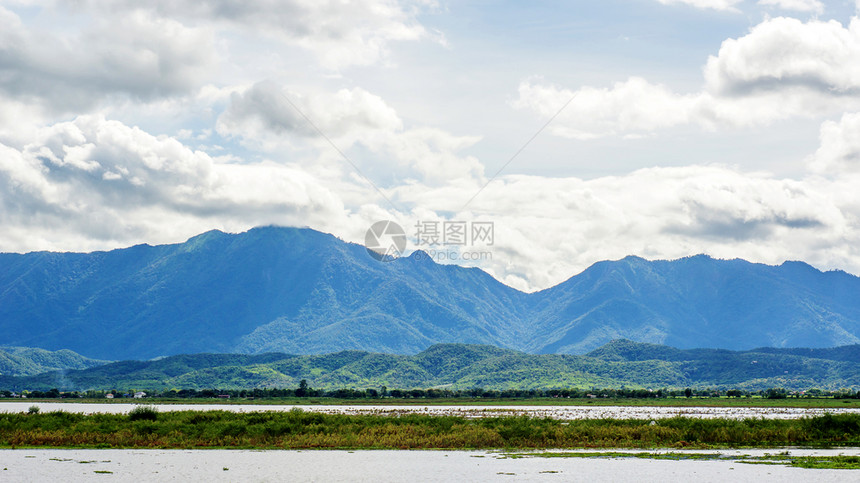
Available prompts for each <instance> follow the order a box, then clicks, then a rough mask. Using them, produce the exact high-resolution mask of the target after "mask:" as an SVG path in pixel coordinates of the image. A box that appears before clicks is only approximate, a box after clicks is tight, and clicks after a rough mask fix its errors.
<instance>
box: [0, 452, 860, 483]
mask: <svg viewBox="0 0 860 483" xmlns="http://www.w3.org/2000/svg"><path fill="white" fill-rule="evenodd" d="M635 452H636V451H626V452H625V453H635ZM672 452H673V453H684V452H683V451H678V450H672ZM776 452H777V451H776V450H740V451H738V450H725V451H701V450H699V451H695V452H694V453H720V454H724V455H727V456H731V458H729V459H720V460H655V459H641V458H617V457H613V458H545V457H525V458H517V459H511V458H505V457H504V456H503V455H502V454H500V453H498V452H492V451H332V450H325V451H246V450H63V449H15V450H0V467H2V468H0V481H15V482H30V481H32V482H42V481H60V480H62V481H72V482H75V481H102V480H103V481H143V482H146V481H169V480H175V481H367V482H386V481H406V480H408V481H419V482H420V481H512V480H516V481H572V480H575V481H636V482H648V481H655V482H656V481H660V482H662V481H667V480H668V481H682V480H684V481H696V482H697V483H703V482H710V481H713V482H724V481H833V482H845V481H849V480H851V479H852V478H857V473H858V471H857V470H820V469H815V470H810V469H801V468H791V467H786V466H782V465H757V464H745V463H740V462H739V461H738V459H739V458H740V457H741V455H752V456H756V455H765V454H775V453H776ZM791 454H792V455H798V456H799V455H818V456H828V455H831V456H832V455H838V454H846V455H854V456H856V455H860V449H856V448H852V449H839V450H791ZM735 458H738V459H735Z"/></svg>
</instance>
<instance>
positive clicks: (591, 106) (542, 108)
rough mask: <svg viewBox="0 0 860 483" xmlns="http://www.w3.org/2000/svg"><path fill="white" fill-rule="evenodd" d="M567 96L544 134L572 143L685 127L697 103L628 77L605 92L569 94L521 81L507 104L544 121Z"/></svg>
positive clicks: (590, 90)
mask: <svg viewBox="0 0 860 483" xmlns="http://www.w3.org/2000/svg"><path fill="white" fill-rule="evenodd" d="M571 98H573V102H571V104H570V105H569V106H568V107H567V108H566V109H565V110H564V111H563V112H562V113H561V114H560V115H559V118H558V119H557V121H556V122H554V123H553V124H551V125H550V131H551V132H553V133H554V134H556V135H559V136H564V137H569V138H575V139H590V138H594V137H598V136H605V135H610V134H624V133H628V134H641V133H648V132H652V131H655V130H658V129H662V128H667V127H672V126H676V125H678V124H686V123H688V122H689V121H690V119H691V116H692V114H693V110H694V109H695V107H696V104H697V103H699V102H700V101H699V100H698V99H697V98H696V96H683V95H677V94H675V93H673V92H672V91H671V90H669V89H668V88H667V87H665V86H660V85H654V84H650V83H648V81H646V80H645V79H642V78H639V77H632V78H630V79H628V80H627V81H625V82H618V83H616V84H615V85H613V86H612V87H611V88H595V87H583V88H581V89H579V90H577V91H575V92H574V91H570V90H567V89H562V88H559V87H556V86H552V85H546V84H541V83H537V82H535V83H533V82H531V81H527V82H523V83H521V84H520V87H519V97H518V98H517V99H516V100H515V101H514V102H512V105H513V106H514V107H516V108H529V109H532V110H534V111H536V112H538V113H539V114H540V115H541V116H542V117H545V118H550V117H551V116H552V115H554V114H555V113H556V112H557V111H558V109H559V108H560V107H561V106H564V105H565V103H566V102H567V101H568V100H570V99H571Z"/></svg>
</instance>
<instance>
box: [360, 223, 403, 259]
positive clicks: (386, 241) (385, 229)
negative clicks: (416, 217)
mask: <svg viewBox="0 0 860 483" xmlns="http://www.w3.org/2000/svg"><path fill="white" fill-rule="evenodd" d="M364 246H365V247H366V248H367V253H369V254H370V256H371V257H373V258H374V259H376V260H379V261H380V262H390V261H392V260H394V259H395V258H397V257H399V256H400V255H402V254H403V251H404V250H406V232H405V231H404V230H403V227H402V226H400V225H398V224H397V223H395V222H393V221H390V220H383V221H377V222H376V223H374V224H373V225H371V227H370V228H368V229H367V233H366V234H365V235H364Z"/></svg>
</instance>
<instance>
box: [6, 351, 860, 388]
mask: <svg viewBox="0 0 860 483" xmlns="http://www.w3.org/2000/svg"><path fill="white" fill-rule="evenodd" d="M302 379H305V380H307V381H308V383H309V384H310V386H311V387H314V388H319V389H327V390H336V389H341V388H354V389H365V388H379V387H381V386H386V387H388V388H392V389H393V388H399V389H412V388H421V389H426V388H431V387H438V388H448V389H472V388H476V387H480V388H484V389H494V390H505V389H517V390H524V389H564V388H581V389H588V388H592V387H596V388H619V387H629V388H652V389H657V388H683V387H698V388H702V387H710V388H719V389H744V390H763V389H768V388H772V387H783V388H786V389H789V390H805V389H811V388H819V389H824V390H839V389H852V390H855V389H857V388H860V345H851V346H844V347H838V348H830V349H774V348H763V349H754V350H751V351H728V350H723V349H688V350H682V349H676V348H673V347H667V346H662V345H655V344H643V343H638V342H631V341H627V340H615V341H611V342H609V343H608V344H606V345H604V346H602V347H600V348H598V349H596V350H594V351H592V352H590V353H588V354H585V355H568V354H540V355H534V354H526V353H523V352H519V351H514V350H510V349H500V348H498V347H493V346H486V345H468V344H436V345H433V346H431V347H429V348H428V349H426V350H424V351H421V352H420V353H418V354H415V355H395V354H379V353H372V352H365V351H343V352H337V353H333V354H323V355H303V356H299V355H291V354H282V353H266V354H253V355H252V354H190V355H176V356H170V357H165V358H161V359H157V360H151V361H121V362H114V363H107V364H102V365H99V366H97V367H91V368H88V369H69V370H59V371H51V372H46V373H43V374H39V375H35V376H20V377H9V376H2V375H0V390H13V391H21V390H24V389H28V390H49V389H51V388H58V389H60V390H90V389H94V390H99V389H100V390H110V389H120V390H140V389H144V390H168V389H209V388H219V389H250V388H256V387H270V388H271V387H275V388H295V387H297V386H298V385H299V381H301V380H302Z"/></svg>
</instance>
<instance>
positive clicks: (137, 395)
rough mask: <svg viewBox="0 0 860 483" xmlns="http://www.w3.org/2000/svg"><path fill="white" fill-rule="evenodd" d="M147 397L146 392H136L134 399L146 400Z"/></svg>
mask: <svg viewBox="0 0 860 483" xmlns="http://www.w3.org/2000/svg"><path fill="white" fill-rule="evenodd" d="M145 397H146V393H145V392H143V391H140V392H136V393H134V398H135V399H143V398H145Z"/></svg>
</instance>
